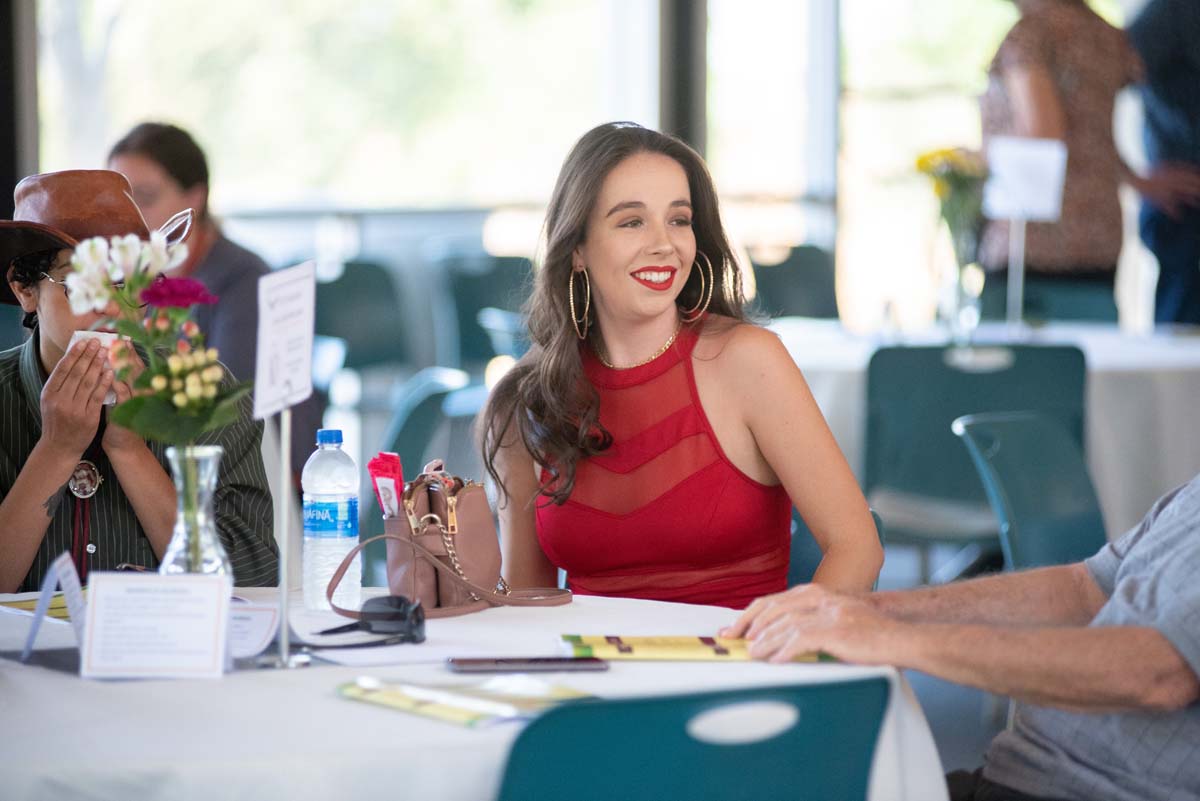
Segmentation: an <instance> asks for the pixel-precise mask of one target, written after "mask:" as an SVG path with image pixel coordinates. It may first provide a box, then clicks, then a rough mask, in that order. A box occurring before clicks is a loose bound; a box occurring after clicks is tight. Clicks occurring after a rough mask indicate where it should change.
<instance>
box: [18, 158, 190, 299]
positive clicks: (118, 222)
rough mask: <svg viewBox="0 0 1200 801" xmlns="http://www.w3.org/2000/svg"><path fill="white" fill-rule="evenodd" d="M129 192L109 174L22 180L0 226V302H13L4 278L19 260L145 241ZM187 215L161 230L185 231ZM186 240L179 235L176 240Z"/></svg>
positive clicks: (114, 174)
mask: <svg viewBox="0 0 1200 801" xmlns="http://www.w3.org/2000/svg"><path fill="white" fill-rule="evenodd" d="M132 192H133V190H132V189H131V188H130V186H129V181H128V180H126V179H125V176H124V175H122V174H121V173H119V172H113V171H112V170H64V171H63V172H47V173H43V174H41V175H30V176H29V177H28V178H25V179H23V180H22V181H21V182H20V183H19V184H17V188H16V189H15V190H14V191H13V201H14V205H15V207H16V208H15V209H14V211H13V218H12V219H11V220H0V268H2V269H3V271H4V277H5V279H6V280H4V281H0V302H3V303H10V304H15V303H16V302H17V299H16V297H15V296H14V295H13V293H12V288H11V287H9V285H8V280H7V277H8V272H9V269H10V267H11V266H12V262H13V259H15V258H18V257H19V256H24V255H26V254H28V253H36V252H37V251H39V250H54V249H58V250H62V249H64V248H67V249H73V248H74V247H75V246H76V245H78V244H79V243H80V242H82V241H83V240H85V239H89V238H91V237H93V236H103V237H106V238H107V237H113V236H125V235H126V234H135V235H136V236H137V237H138V238H139V239H149V238H150V229H149V228H148V227H147V225H146V220H145V219H144V218H143V217H142V212H141V211H140V210H139V209H138V207H137V204H136V203H134V202H133V194H132ZM190 211H191V210H190V209H185V210H184V211H183V212H180V213H179V214H177V215H175V216H174V217H172V218H171V219H170V220H168V221H167V223H166V224H165V225H163V227H162V230H163V231H165V232H168V231H169V232H174V231H175V230H177V229H178V228H179V227H180V226H181V225H182V224H184V223H186V225H187V227H188V228H190V222H191V215H190ZM185 217H186V220H184V219H183V218H185ZM187 234H188V232H187V230H184V232H183V234H182V235H181V236H179V237H178V240H182V239H184V238H186V237H187ZM178 240H176V241H178Z"/></svg>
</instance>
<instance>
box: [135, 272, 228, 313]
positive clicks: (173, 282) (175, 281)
mask: <svg viewBox="0 0 1200 801" xmlns="http://www.w3.org/2000/svg"><path fill="white" fill-rule="evenodd" d="M141 300H142V303H149V304H150V305H151V306H156V307H158V308H160V309H162V308H167V307H174V308H179V309H186V308H188V307H189V306H194V305H196V304H197V303H204V304H212V303H216V302H217V297H216V295H212V294H210V293H209V291H208V290H207V289H205V288H204V284H202V283H200V282H199V281H197V280H196V279H194V278H166V277H165V276H161V275H160V276H159V277H158V278H155V279H154V283H152V284H150V286H148V287H146V288H145V289H143V290H142V294H141Z"/></svg>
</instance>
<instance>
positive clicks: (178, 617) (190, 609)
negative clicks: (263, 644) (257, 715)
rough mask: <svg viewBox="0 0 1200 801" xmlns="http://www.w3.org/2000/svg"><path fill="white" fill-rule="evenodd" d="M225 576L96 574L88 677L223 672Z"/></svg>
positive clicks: (83, 663)
mask: <svg viewBox="0 0 1200 801" xmlns="http://www.w3.org/2000/svg"><path fill="white" fill-rule="evenodd" d="M230 592H231V587H230V580H229V577H227V576H204V575H184V576H158V575H154V574H149V575H147V574H128V575H127V574H125V573H94V574H92V576H91V580H90V582H89V584H88V604H87V625H86V626H85V629H84V639H83V656H82V658H81V660H80V668H79V672H80V675H82V676H83V677H84V678H105V679H108V678H112V679H117V678H120V679H130V678H219V677H220V676H221V674H222V673H223V672H224V670H225V658H226V657H225V655H226V650H227V648H228V640H227V631H228V627H229V605H230Z"/></svg>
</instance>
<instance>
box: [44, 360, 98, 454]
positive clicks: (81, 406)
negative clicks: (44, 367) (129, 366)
mask: <svg viewBox="0 0 1200 801" xmlns="http://www.w3.org/2000/svg"><path fill="white" fill-rule="evenodd" d="M112 384H113V372H112V367H111V365H110V364H109V362H108V349H107V348H105V347H102V346H101V344H100V343H99V342H98V341H96V340H87V341H83V342H79V343H76V344H75V346H74V347H71V348H70V349H69V350H68V351H67V353H66V354H65V355H64V356H63V357H62V359H61V360H59V362H58V364H56V365H55V366H54V370H53V371H51V373H50V377H49V378H48V379H46V385H45V386H44V387H43V388H42V397H41V412H42V440H43V441H44V442H45V443H47V444H48V445H49V446H50V448H51V449H52V450H53V451H54V452H55V453H58V454H60V455H62V456H64V457H70V458H71V459H78V458H79V457H80V456H82V454H83V452H84V451H85V450H87V447H88V445H90V444H91V441H92V438H93V437H95V435H96V428H97V426H98V425H99V422H100V410H101V408H102V407H103V404H104V397H105V395H107V394H108V391H109V389H111V387H112Z"/></svg>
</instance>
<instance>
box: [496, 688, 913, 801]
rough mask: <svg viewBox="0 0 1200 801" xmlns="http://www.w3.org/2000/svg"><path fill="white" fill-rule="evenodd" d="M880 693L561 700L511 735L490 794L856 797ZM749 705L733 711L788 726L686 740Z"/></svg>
mask: <svg viewBox="0 0 1200 801" xmlns="http://www.w3.org/2000/svg"><path fill="white" fill-rule="evenodd" d="M888 692H889V686H888V683H887V680H886V679H884V678H869V679H859V680H855V681H846V682H835V683H827V684H800V685H794V686H786V687H759V688H751V689H740V690H721V691H715V692H703V693H695V694H690V695H676V696H659V697H653V698H630V699H622V700H613V701H579V702H574V703H568V704H564V705H563V706H559V707H556V708H554V709H551V710H550V711H548V712H546V713H545V714H544V715H542V716H541V717H539V718H537V719H535V720H534V721H532V722H531V723H530V724H529V725H528V726H527V727H526V728H525V730H524V731H522V732H521V734H520V736H519V737H518V738H517V740H516V742H515V743H514V744H513V747H512V751H511V753H510V754H509V757H508V765H507V767H506V768H505V771H504V778H503V780H502V783H501V786H500V795H499V798H500V801H529V800H530V799H542V798H545V799H551V798H553V799H571V800H572V801H593V800H595V801H600V800H601V799H603V801H611V799H622V801H643V800H644V801H663V800H664V799H673V798H679V799H688V801H705V799H713V801H716V800H717V799H720V801H734V800H736V799H743V800H744V801H751V799H763V801H766V800H767V799H772V800H773V799H780V798H788V799H795V800H796V801H800V800H801V799H814V800H815V799H834V798H836V799H839V801H854V800H855V799H865V798H866V797H867V780H868V777H869V774H870V771H871V761H872V759H873V757H874V754H875V746H876V741H877V740H878V738H879V729H880V724H881V722H882V721H883V713H884V709H885V708H886V706H887V700H888ZM749 704H754V705H756V706H744V707H743V708H742V710H740V711H741V712H742V713H743V714H747V715H750V714H754V711H755V710H757V711H758V712H759V714H760V715H761V714H764V713H765V714H769V713H766V712H765V710H764V707H763V706H757V705H767V704H769V705H771V706H772V707H775V709H773V710H772V711H773V712H780V711H782V712H784V713H790V712H791V713H795V714H794V720H793V721H792V722H791V724H790V725H787V722H786V720H785V721H784V728H783V730H782V731H778V733H774V734H769V735H768V736H766V737H765V738H764V739H760V740H757V741H753V742H727V741H725V742H722V741H720V738H708V737H705V738H704V739H697V738H696V737H694V736H693V734H696V735H699V736H703V735H701V733H700V731H699V729H700V728H701V727H702V724H701V723H700V721H699V716H702V715H704V714H705V713H713V716H714V718H716V717H717V716H721V715H729V716H730V717H731V718H732V717H733V716H735V715H737V714H738V712H739V710H737V707H738V706H739V705H749ZM789 708H790V709H789ZM712 723H714V724H716V723H717V721H716V720H712ZM727 730H728V728H726V731H727ZM713 740H717V741H713Z"/></svg>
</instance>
